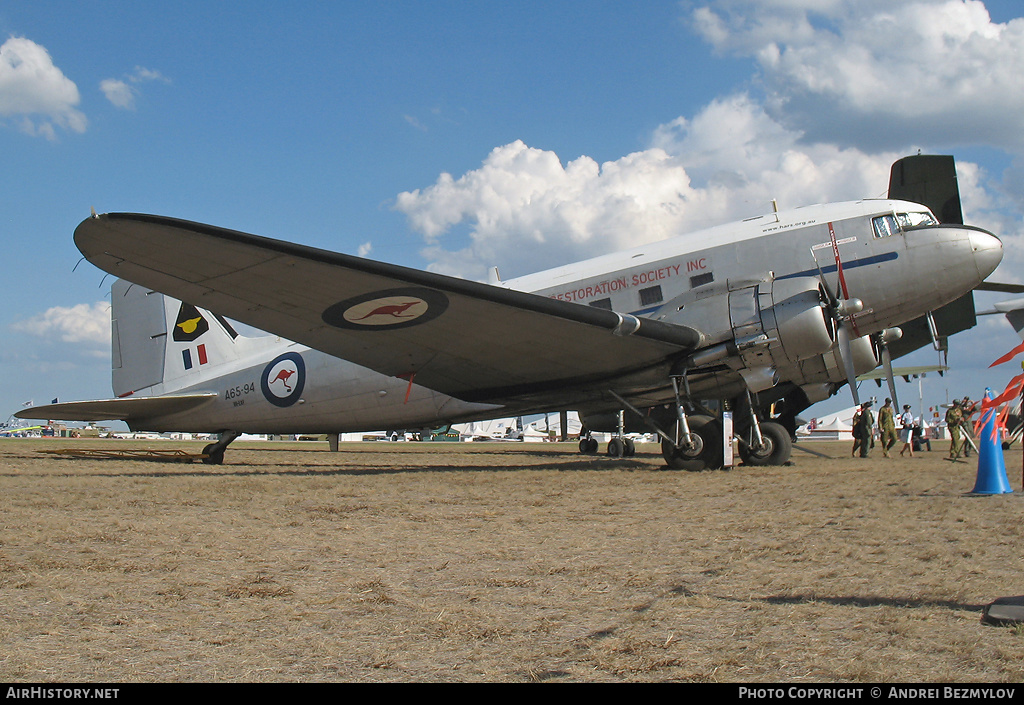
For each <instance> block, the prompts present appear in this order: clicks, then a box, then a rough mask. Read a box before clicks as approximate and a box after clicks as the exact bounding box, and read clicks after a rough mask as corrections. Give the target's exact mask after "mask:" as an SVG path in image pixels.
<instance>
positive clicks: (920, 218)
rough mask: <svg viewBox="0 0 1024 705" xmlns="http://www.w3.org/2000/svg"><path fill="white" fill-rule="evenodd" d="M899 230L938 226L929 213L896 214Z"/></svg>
mask: <svg viewBox="0 0 1024 705" xmlns="http://www.w3.org/2000/svg"><path fill="white" fill-rule="evenodd" d="M896 219H897V220H899V222H900V227H901V228H917V227H920V226H922V225H938V223H937V222H936V221H935V218H934V217H932V214H931V213H897V214H896Z"/></svg>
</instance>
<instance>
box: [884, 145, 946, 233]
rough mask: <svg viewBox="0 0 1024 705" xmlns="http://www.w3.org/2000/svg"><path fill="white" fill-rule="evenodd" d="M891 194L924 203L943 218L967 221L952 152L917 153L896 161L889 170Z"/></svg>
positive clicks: (942, 220)
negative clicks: (950, 153) (962, 206)
mask: <svg viewBox="0 0 1024 705" xmlns="http://www.w3.org/2000/svg"><path fill="white" fill-rule="evenodd" d="M889 198H893V199H901V200H904V201H911V202H913V203H922V204H924V205H926V206H928V207H929V208H931V210H932V213H934V214H935V217H936V218H938V219H939V221H940V222H943V223H956V224H958V225H963V224H964V214H963V211H962V210H961V208H960V187H959V186H958V185H957V180H956V162H955V161H954V159H953V157H951V156H948V155H939V154H916V155H914V156H910V157H903V158H902V159H899V160H897V161H896V162H894V163H893V165H892V169H891V171H890V172H889Z"/></svg>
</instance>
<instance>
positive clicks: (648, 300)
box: [640, 284, 665, 306]
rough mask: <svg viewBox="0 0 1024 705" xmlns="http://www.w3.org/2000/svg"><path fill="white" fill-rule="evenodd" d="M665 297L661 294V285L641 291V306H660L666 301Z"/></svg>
mask: <svg viewBox="0 0 1024 705" xmlns="http://www.w3.org/2000/svg"><path fill="white" fill-rule="evenodd" d="M664 298H665V297H664V296H662V294H661V285H660V284H659V285H658V286H651V287H648V288H646V289H641V290H640V305H641V306H650V305H651V304H660V303H661V302H662V301H663V300H664Z"/></svg>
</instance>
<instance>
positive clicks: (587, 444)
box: [580, 438, 598, 455]
mask: <svg viewBox="0 0 1024 705" xmlns="http://www.w3.org/2000/svg"><path fill="white" fill-rule="evenodd" d="M597 447H598V443H597V441H596V440H594V439H593V438H581V439H580V452H581V453H583V455H593V454H594V453H596V452H597Z"/></svg>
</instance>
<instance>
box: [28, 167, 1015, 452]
mask: <svg viewBox="0 0 1024 705" xmlns="http://www.w3.org/2000/svg"><path fill="white" fill-rule="evenodd" d="M922 159H923V160H925V161H924V162H921V161H920V160H922ZM908 160H910V161H908ZM914 160H917V161H914ZM934 160H941V161H940V162H936V161H934ZM936 193H938V194H939V195H938V197H937V198H936V196H935V194H936ZM904 194H905V195H907V196H915V197H913V198H903V197H902V196H903V195H904ZM889 195H890V198H889V199H885V200H862V201H856V202H845V203H831V204H825V205H816V206H808V207H805V208H798V209H795V210H791V211H784V212H775V213H771V214H768V215H764V216H761V217H757V218H750V219H747V220H744V221H742V222H738V223H732V224H728V225H723V226H719V227H715V228H711V229H709V230H704V231H701V232H696V233H689V234H681V235H679V236H677V237H674V238H671V239H668V240H664V241H661V242H657V243H652V244H648V245H643V246H641V247H636V248H633V249H630V250H626V251H624V252H617V253H614V254H609V255H604V256H600V257H596V258H593V259H590V260H587V261H584V262H579V263H576V264H572V265H567V266H563V267H558V268H555V269H550V270H547V271H543V272H538V273H536V274H530V275H527V276H523V277H519V278H516V279H510V280H506V281H499V280H497V277H494V281H493V282H492V283H480V282H472V281H466V280H462V279H457V278H452V277H447V276H442V275H439V274H434V273H430V272H424V271H419V270H415V269H409V268H406V267H400V266H397V265H393V264H386V263H382V262H375V261H371V260H367V259H363V258H359V257H354V256H350V255H345V254H339V253H335V252H329V251H325V250H320V249H314V248H311V247H306V246H303V245H299V244H293V243H289V242H284V241H280V240H272V239H268V238H263V237H259V236H256V235H249V234H246V233H241V232H236V231H232V230H226V229H222V228H218V227H214V226H210V225H202V224H199V223H192V222H187V221H182V220H176V219H173V218H167V217H161V216H155V215H142V214H131V213H109V214H105V215H96V214H95V213H94V214H93V215H92V216H91V217H89V218H87V219H86V220H84V221H83V222H82V223H81V224H80V225H79V226H78V228H77V229H76V230H75V235H74V238H75V243H76V245H77V246H78V248H79V249H80V250H81V251H82V253H83V254H84V255H85V257H86V259H88V260H89V261H90V262H91V263H92V264H94V265H96V266H97V267H99V268H100V269H102V270H104V271H106V272H109V273H112V274H114V275H116V276H117V277H119V279H120V280H119V281H118V282H117V283H116V284H115V285H114V287H113V292H112V306H113V309H112V318H113V321H112V327H113V344H112V348H113V350H112V351H113V357H112V365H113V387H114V394H115V395H116V398H114V399H107V400H98V401H84V402H67V403H61V404H53V405H48V406H42V407H34V408H32V409H25V410H23V411H21V412H19V413H18V414H17V416H20V417H23V418H51V419H67V420H104V419H123V420H125V421H127V423H128V425H129V426H130V427H131V428H133V429H146V430H156V431H171V430H175V431H191V432H218V433H220V434H221V437H220V440H219V441H217V442H216V443H213V444H211V445H210V446H208V447H207V448H206V450H205V452H206V455H207V458H206V461H207V462H210V463H219V462H222V461H223V456H224V450H225V448H226V447H227V445H228V444H229V443H230V442H231V441H232V440H233V439H234V438H236V437H237V436H238V435H239V434H241V433H243V432H245V433H297V432H303V433H327V434H338V433H342V432H348V431H363V430H366V429H370V428H384V429H411V428H428V427H437V426H440V425H444V424H450V423H455V422H464V421H472V420H481V419H487V418H494V417H495V416H510V415H521V414H526V413H543V412H547V411H559V410H565V409H575V410H578V411H579V412H580V415H581V418H583V420H584V422H585V424H586V426H587V428H588V429H589V430H611V431H614V432H615V436H614V437H613V438H612V441H611V442H610V443H609V444H608V453H609V454H610V455H613V456H619V457H621V456H623V455H631V454H632V453H633V452H634V448H633V445H632V443H631V442H630V441H629V440H628V439H627V438H625V435H624V434H625V433H627V432H630V431H633V430H639V429H644V430H648V429H649V430H652V431H654V432H656V433H657V434H658V435H659V436H660V438H661V446H662V454H663V456H664V458H665V461H666V463H667V464H668V465H669V466H670V467H672V468H679V469H689V470H700V469H705V468H716V467H721V466H722V464H723V454H724V452H725V450H724V449H725V444H726V443H731V440H732V439H730V438H725V439H723V419H724V418H725V415H724V413H723V412H724V410H726V409H728V410H729V411H730V412H731V415H730V417H729V418H731V419H732V420H733V421H734V424H735V425H734V428H733V432H734V434H735V438H736V440H737V442H738V449H739V453H740V456H741V458H742V459H743V460H744V461H745V462H747V463H748V464H782V463H785V462H786V461H787V460H788V458H789V456H790V453H791V450H792V447H791V437H792V434H793V431H794V430H795V422H794V419H795V417H796V414H797V413H799V411H801V410H802V409H804V408H806V407H807V406H808V405H810V404H811V403H814V402H817V401H820V400H823V399H826V398H828V397H829V396H830V395H832V394H834V393H836V392H837V391H838V390H839V389H840V388H841V387H842V386H843V385H846V384H848V385H849V386H850V388H851V391H852V392H853V394H854V398H855V400H856V395H857V392H856V384H855V382H854V380H855V378H856V376H857V375H859V374H863V373H866V372H869V371H870V370H873V369H875V368H876V367H877V366H878V365H879V364H880V363H881V362H886V363H888V361H889V360H890V358H891V357H892V356H893V355H894V354H895V355H896V356H898V355H901V354H905V353H906V352H907V351H909V350H911V349H914V347H915V346H917V347H919V346H921V345H923V344H925V343H926V342H927V340H922V339H921V338H922V334H921V333H920V332H919V331H918V328H919V327H920V326H921V325H924V324H922V323H921V321H924V320H927V325H925V329H926V330H928V329H930V331H931V334H930V335H931V338H935V336H936V335H937V331H936V324H935V320H936V319H941V318H942V315H941V314H942V312H943V311H948V310H950V309H951V307H953V308H952V310H953V315H952V318H953V319H955V320H956V322H957V325H956V326H950V327H949V331H948V332H955V330H958V329H962V328H963V327H969V326H970V325H973V304H971V314H972V318H971V320H969V321H965V320H961V319H962V318H963V316H961V315H960V313H959V311H960V308H957V307H958V306H960V307H962V302H963V301H964V300H965V297H966V298H969V297H970V295H971V292H972V290H973V289H975V288H976V287H978V286H979V285H981V284H982V283H983V282H984V281H985V278H986V277H987V276H988V275H989V274H991V273H992V271H993V270H995V268H996V266H997V265H998V264H999V262H1000V260H1001V258H1002V245H1001V243H1000V241H999V240H998V239H997V238H996V237H995V236H994V235H992V234H991V233H989V232H987V231H985V230H982V229H979V228H975V227H971V226H966V225H963V224H962V218H958V217H957V216H956V215H954V216H950V215H948V212H949V210H950V207H951V202H952V201H955V203H953V204H952V205H954V206H955V211H956V212H957V213H959V195H958V193H957V192H956V183H955V170H954V167H953V162H952V158H951V157H908V158H906V159H904V160H901V161H900V162H897V163H896V164H895V165H894V166H893V177H892V180H891V182H890V194H889ZM918 196H919V197H918ZM926 203H932V207H929V206H928V205H925V204H926ZM940 219H941V220H940ZM957 220H959V221H960V222H957ZM129 282H131V283H129ZM170 297H173V298H170ZM182 302H185V303H182ZM211 312H216V314H214V313H211ZM225 317H227V318H230V319H233V320H236V321H240V322H242V323H245V324H248V325H251V326H253V327H255V328H258V329H260V330H263V331H268V332H269V333H271V335H267V336H259V337H245V336H241V335H238V334H237V333H236V332H235V331H234V329H233V328H232V326H231V324H230V323H229V322H228V320H227V318H225ZM901 325H905V326H909V327H910V333H911V335H902V336H901V330H900V326H901ZM948 332H947V334H948ZM939 333H941V331H939ZM924 335H925V337H927V333H926V334H924ZM773 414H774V415H773ZM725 435H728V434H725ZM596 450H597V443H596V441H594V440H592V439H591V437H590V436H589V433H585V434H584V437H583V438H582V439H581V440H580V451H581V452H595V451H596Z"/></svg>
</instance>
